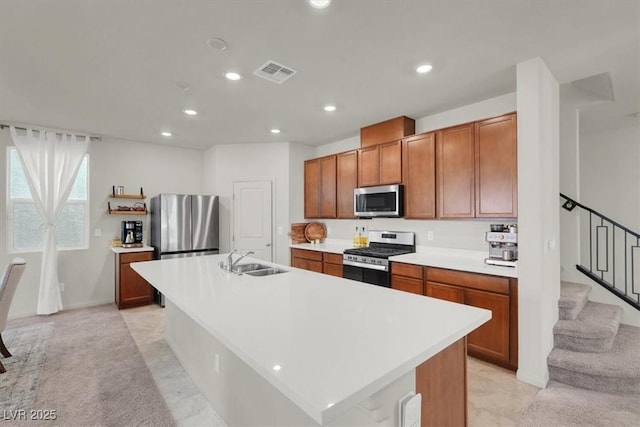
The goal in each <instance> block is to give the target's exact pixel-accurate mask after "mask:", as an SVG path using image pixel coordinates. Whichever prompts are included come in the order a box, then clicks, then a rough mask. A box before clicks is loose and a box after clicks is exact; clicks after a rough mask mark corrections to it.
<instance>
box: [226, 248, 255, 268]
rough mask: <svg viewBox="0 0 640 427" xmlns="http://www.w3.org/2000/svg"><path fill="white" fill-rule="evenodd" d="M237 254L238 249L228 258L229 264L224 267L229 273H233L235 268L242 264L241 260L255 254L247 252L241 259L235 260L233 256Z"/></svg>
mask: <svg viewBox="0 0 640 427" xmlns="http://www.w3.org/2000/svg"><path fill="white" fill-rule="evenodd" d="M236 252H237V250H236V249H234V250H233V252H231V253H230V254H229V256H227V262H226V264H225V266H224V269H225V270H227V271H232V270H233V266H234V265H236V264H237V263H238V262H240V260H241V259H242V258H244V257H246V256H249V255H251V254H254V253H255V252H254V251H247V252H245V253H243V254H242V255H240V258H238V259H237V260H235V261H234V260H233V254H235V253H236Z"/></svg>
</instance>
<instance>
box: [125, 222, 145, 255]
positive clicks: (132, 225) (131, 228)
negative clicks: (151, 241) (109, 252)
mask: <svg viewBox="0 0 640 427" xmlns="http://www.w3.org/2000/svg"><path fill="white" fill-rule="evenodd" d="M120 241H121V242H122V247H123V248H141V247H142V221H122V223H121V226H120Z"/></svg>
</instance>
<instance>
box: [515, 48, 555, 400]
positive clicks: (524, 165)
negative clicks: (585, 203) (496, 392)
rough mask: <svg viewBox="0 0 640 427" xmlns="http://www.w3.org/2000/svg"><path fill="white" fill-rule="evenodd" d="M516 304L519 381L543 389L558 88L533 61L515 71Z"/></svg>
mask: <svg viewBox="0 0 640 427" xmlns="http://www.w3.org/2000/svg"><path fill="white" fill-rule="evenodd" d="M516 94H517V111H518V240H519V242H518V298H519V304H518V305H519V308H518V311H519V317H518V324H519V333H518V335H519V342H518V347H519V351H518V353H519V362H518V366H519V368H518V373H517V377H518V379H520V380H521V381H524V382H527V383H530V384H533V385H536V386H538V387H545V386H546V383H547V382H548V379H549V372H548V368H547V362H546V359H547V355H548V354H549V352H550V351H551V349H552V348H553V325H554V324H555V322H556V321H557V319H558V306H557V303H558V299H559V297H560V251H559V236H560V225H559V224H560V219H559V216H560V213H559V210H560V207H559V206H560V204H559V200H560V199H559V196H558V193H559V180H560V177H559V116H560V113H559V85H558V82H557V81H556V79H555V78H554V76H553V74H552V73H551V71H550V70H549V68H548V67H547V65H546V64H545V63H544V61H542V59H540V58H533V59H530V60H527V61H524V62H521V63H519V64H518V65H517V91H516Z"/></svg>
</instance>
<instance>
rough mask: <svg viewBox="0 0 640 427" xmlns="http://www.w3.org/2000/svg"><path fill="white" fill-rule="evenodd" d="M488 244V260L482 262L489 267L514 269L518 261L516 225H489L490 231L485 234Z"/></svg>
mask: <svg viewBox="0 0 640 427" xmlns="http://www.w3.org/2000/svg"><path fill="white" fill-rule="evenodd" d="M485 240H486V241H487V242H488V243H489V258H486V259H485V260H484V262H485V263H487V264H491V265H503V266H506V267H515V266H516V260H517V259H518V226H517V225H516V224H511V225H504V224H491V231H487V232H486V233H485Z"/></svg>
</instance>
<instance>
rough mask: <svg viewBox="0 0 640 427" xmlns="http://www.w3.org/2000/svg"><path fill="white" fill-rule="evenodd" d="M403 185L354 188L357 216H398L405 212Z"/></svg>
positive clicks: (354, 203)
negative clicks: (403, 209) (403, 207)
mask: <svg viewBox="0 0 640 427" xmlns="http://www.w3.org/2000/svg"><path fill="white" fill-rule="evenodd" d="M402 206H403V187H402V185H381V186H377V187H362V188H356V189H355V190H353V210H354V214H355V216H357V217H364V218H371V217H387V218H398V217H401V216H402V214H403V211H402Z"/></svg>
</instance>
